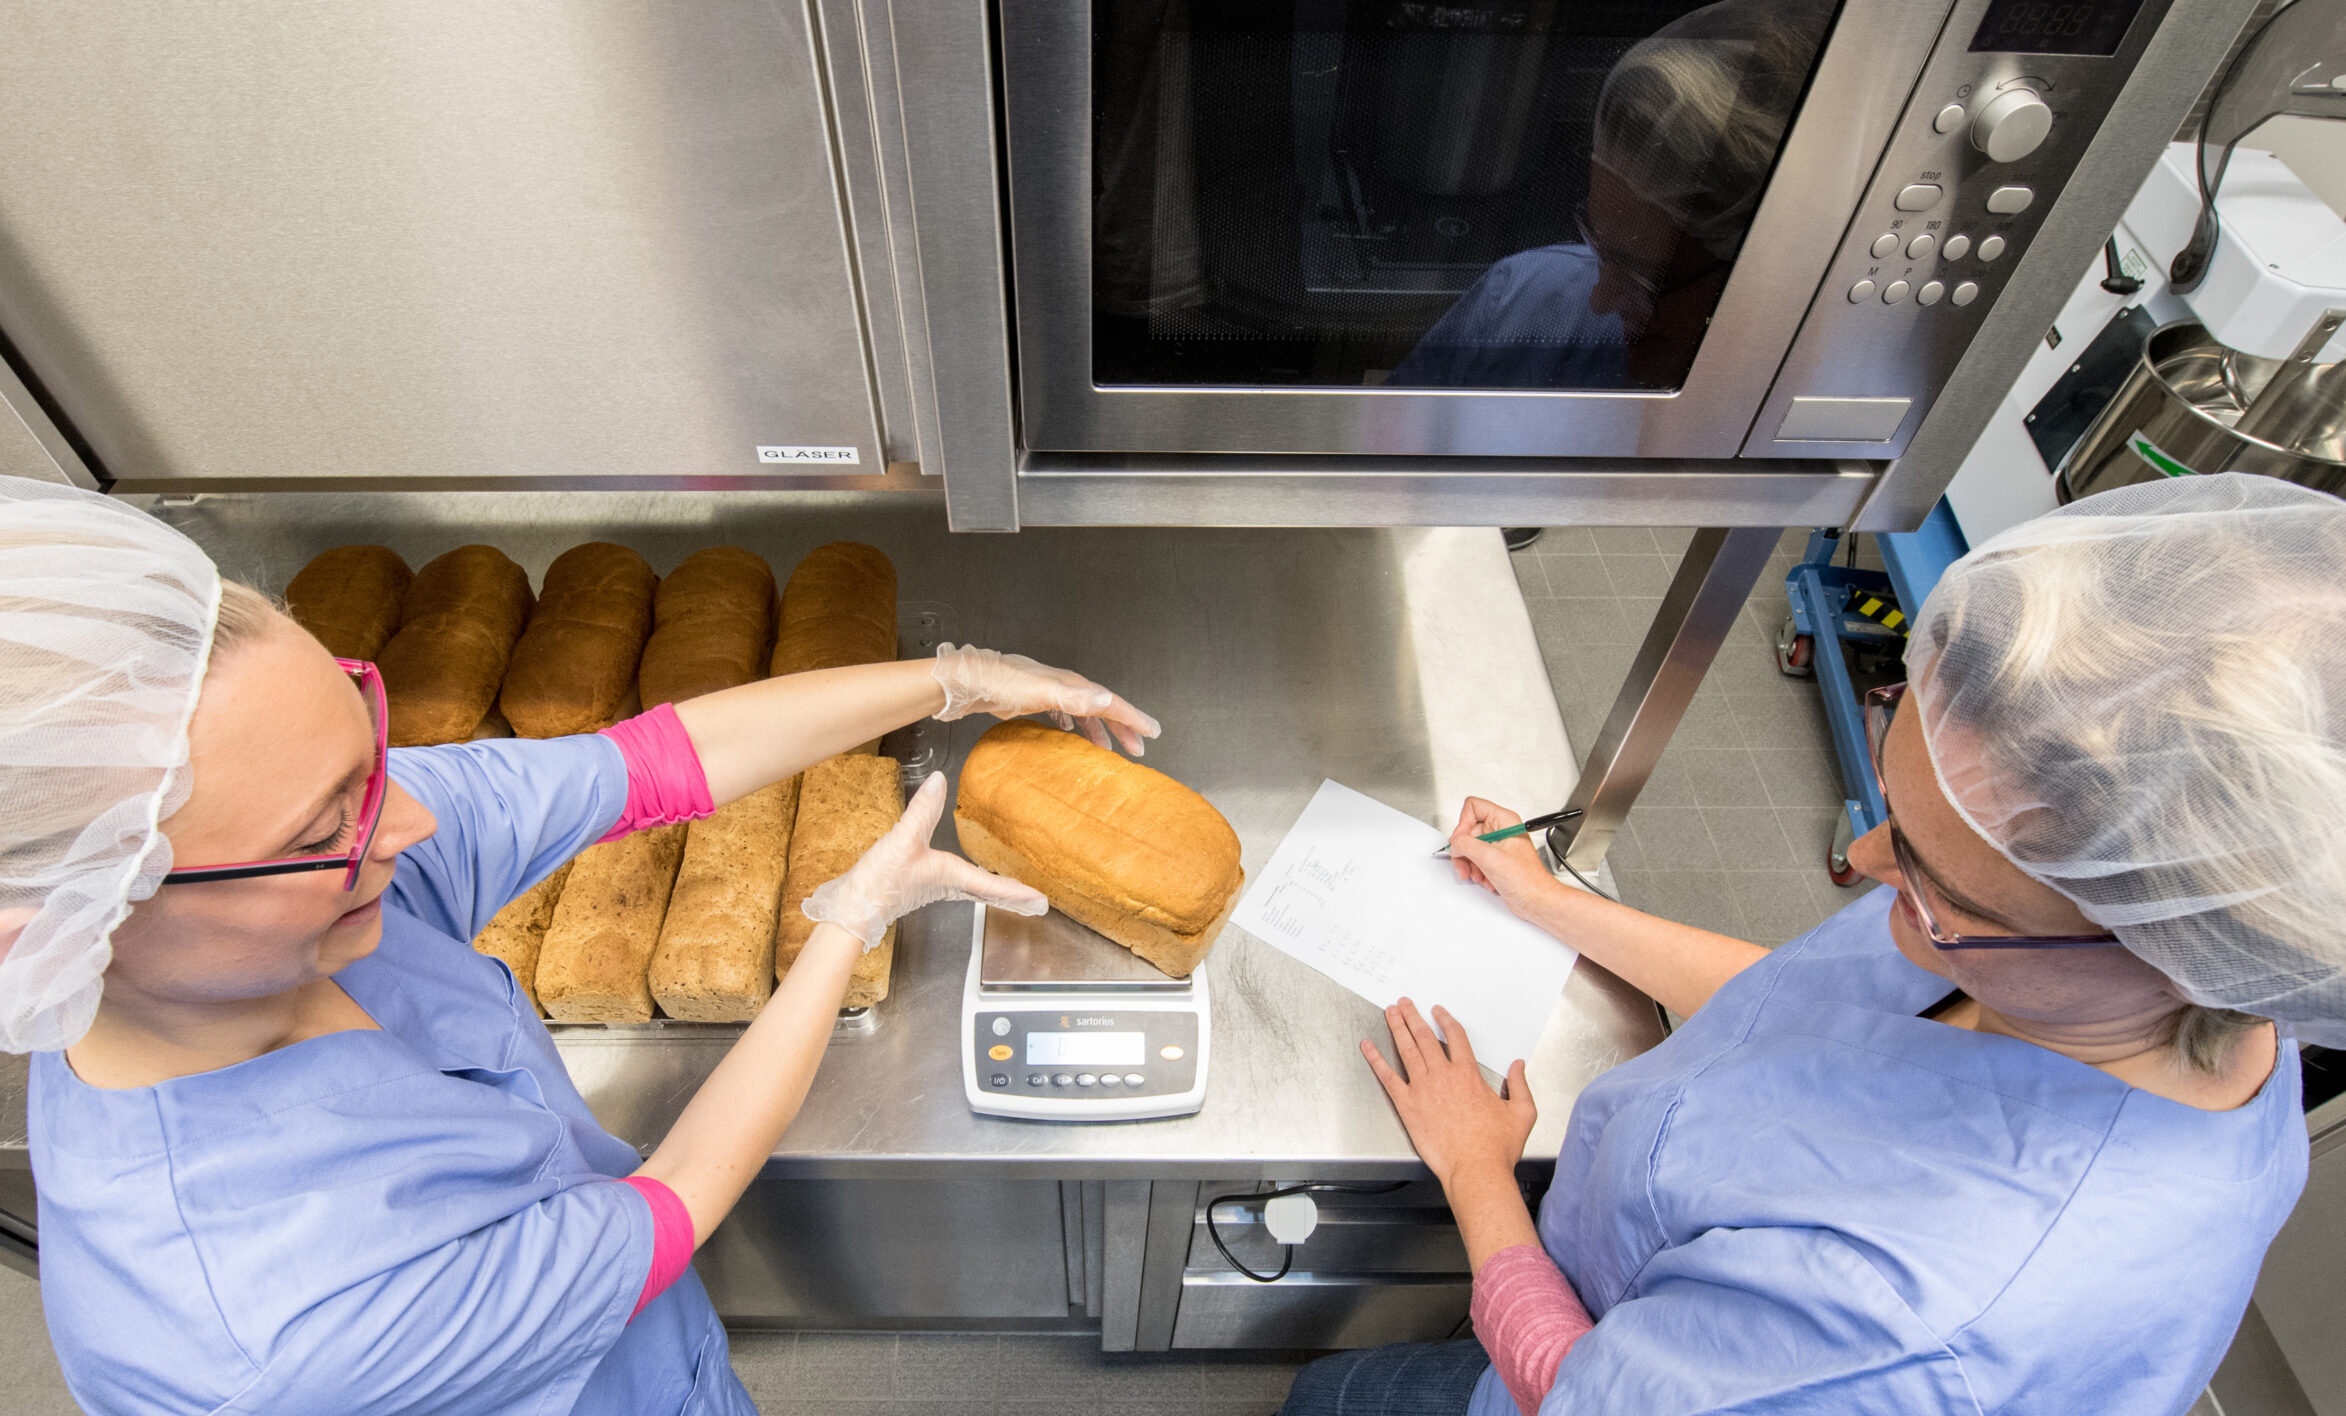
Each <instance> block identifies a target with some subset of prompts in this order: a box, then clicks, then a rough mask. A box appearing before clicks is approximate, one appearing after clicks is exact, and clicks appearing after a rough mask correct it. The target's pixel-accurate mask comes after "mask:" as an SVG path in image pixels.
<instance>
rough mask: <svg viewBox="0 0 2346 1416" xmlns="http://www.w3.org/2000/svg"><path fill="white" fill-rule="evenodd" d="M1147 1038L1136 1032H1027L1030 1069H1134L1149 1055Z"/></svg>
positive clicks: (1144, 1034) (1147, 1036) (1027, 1060)
mask: <svg viewBox="0 0 2346 1416" xmlns="http://www.w3.org/2000/svg"><path fill="white" fill-rule="evenodd" d="M1148 1041H1149V1035H1148V1034H1147V1033H1136V1032H1086V1033H1075V1032H1063V1033H1046V1032H1030V1033H1028V1034H1027V1035H1026V1065H1027V1066H1029V1067H1137V1066H1139V1065H1140V1064H1141V1062H1142V1061H1143V1060H1144V1059H1145V1058H1146V1057H1147V1055H1148Z"/></svg>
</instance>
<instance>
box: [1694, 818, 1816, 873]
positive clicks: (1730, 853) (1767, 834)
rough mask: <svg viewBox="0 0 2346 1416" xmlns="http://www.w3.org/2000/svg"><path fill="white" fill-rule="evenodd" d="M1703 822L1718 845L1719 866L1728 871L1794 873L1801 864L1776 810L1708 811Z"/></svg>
mask: <svg viewBox="0 0 2346 1416" xmlns="http://www.w3.org/2000/svg"><path fill="white" fill-rule="evenodd" d="M1702 818H1703V824H1704V825H1706V826H1708V827H1710V828H1711V839H1712V840H1713V841H1715V842H1717V843H1718V847H1719V864H1720V865H1721V866H1722V867H1723V868H1725V869H1728V870H1790V869H1792V868H1793V867H1794V866H1796V865H1798V864H1800V858H1799V856H1798V854H1797V853H1796V852H1795V851H1794V850H1793V848H1792V843H1791V842H1790V841H1789V840H1787V839H1786V838H1785V835H1784V828H1783V826H1782V824H1781V823H1779V822H1778V821H1777V819H1776V809H1775V808H1774V807H1771V806H1721V807H1704V808H1703V812H1702Z"/></svg>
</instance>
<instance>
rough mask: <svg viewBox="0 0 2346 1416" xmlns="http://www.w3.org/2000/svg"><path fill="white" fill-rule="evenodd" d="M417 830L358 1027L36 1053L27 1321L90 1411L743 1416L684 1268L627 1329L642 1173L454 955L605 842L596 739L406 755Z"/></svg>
mask: <svg viewBox="0 0 2346 1416" xmlns="http://www.w3.org/2000/svg"><path fill="white" fill-rule="evenodd" d="M391 775H392V777H393V778H394V779H396V780H397V781H398V783H399V785H400V786H402V787H404V788H406V789H407V791H408V792H409V793H410V794H411V795H413V796H414V797H415V798H416V800H418V801H420V802H422V803H423V804H424V806H426V807H427V808H429V809H430V810H431V812H432V813H433V815H435V816H436V817H438V818H439V830H438V832H437V833H436V834H435V835H433V836H432V837H431V838H430V839H429V840H427V841H424V842H423V843H421V844H419V845H417V846H415V847H413V848H412V849H410V850H408V851H407V852H406V853H405V854H404V855H402V856H401V857H400V858H399V865H398V870H397V873H396V874H395V875H394V877H393V880H392V885H391V888H390V890H389V892H388V893H386V894H385V895H384V897H383V942H382V944H381V946H380V947H378V948H377V949H376V950H375V952H374V953H373V954H371V955H369V956H368V957H366V958H364V959H361V960H359V961H358V962H356V963H354V964H352V965H350V966H349V967H348V968H345V969H344V970H343V971H342V972H341V973H339V974H337V975H336V976H335V977H336V980H337V981H338V982H339V983H341V985H342V987H343V988H344V989H346V990H348V992H349V993H350V996H351V997H352V998H354V999H356V1000H357V1001H358V1003H359V1005H360V1006H361V1007H363V1008H365V1009H366V1010H367V1012H368V1013H369V1014H371V1015H372V1016H373V1017H374V1019H375V1021H376V1022H377V1023H378V1024H380V1025H381V1031H379V1032H364V1031H359V1032H339V1033H331V1034H328V1035H327V1036H325V1037H320V1038H313V1039H311V1040H309V1041H307V1042H302V1043H297V1044H295V1045H293V1046H291V1047H287V1048H283V1049H280V1050H278V1051H276V1052H271V1053H267V1054H265V1055H263V1056H260V1057H256V1058H254V1059H252V1060H251V1061H249V1062H242V1063H239V1064H237V1065H236V1066H233V1067H223V1068H221V1069H219V1070H218V1071H214V1072H204V1073H199V1074H197V1075H195V1076H190V1077H179V1078H175V1079H173V1080H171V1081H167V1082H164V1083H162V1084H161V1085H159V1086H152V1087H137V1088H131V1089H127V1090H120V1091H107V1090H100V1089H98V1088H94V1087H90V1086H86V1085H84V1084H83V1083H82V1082H81V1080H80V1079H79V1078H77V1077H76V1076H75V1075H74V1074H73V1069H72V1068H71V1067H69V1066H68V1065H67V1064H66V1062H65V1059H64V1057H63V1055H61V1054H58V1053H43V1054H39V1055H36V1056H35V1057H34V1058H33V1065H32V1089H31V1107H30V1121H31V1131H32V1157H33V1172H34V1174H35V1176H36V1177H37V1179H38V1181H39V1184H40V1237H41V1299H42V1304H43V1306H44V1308H45V1309H46V1311H47V1315H48V1320H49V1333H50V1337H51V1340H52V1341H53V1342H54V1343H55V1344H56V1348H57V1356H58V1361H59V1363H60V1364H61V1365H62V1366H63V1368H64V1371H65V1379H66V1383H67V1385H68V1386H69V1387H70V1388H71V1389H72V1391H73V1395H74V1399H75V1400H77V1401H79V1402H80V1403H82V1404H83V1405H84V1406H86V1407H88V1408H90V1409H91V1410H94V1411H105V1412H109V1413H112V1412H268V1413H271V1416H293V1413H308V1412H319V1413H332V1416H360V1413H374V1412H382V1413H390V1412H400V1413H408V1414H409V1416H420V1414H421V1413H437V1412H446V1413H451V1416H453V1413H464V1416H481V1413H507V1412H511V1413H521V1412H529V1413H559V1412H570V1411H576V1412H581V1413H603V1412H610V1413H620V1412H625V1413H629V1416H639V1413H647V1412H659V1413H668V1412H694V1413H744V1412H754V1411H755V1410H756V1407H755V1406H754V1405H753V1404H752V1403H751V1402H750V1399H749V1396H748V1394H747V1393H746V1392H744V1391H743V1390H742V1388H741V1384H740V1382H739V1381H738V1380H737V1379H736V1378H735V1377H734V1375H733V1368H732V1363H731V1361H730V1359H729V1356H728V1353H727V1350H726V1344H725V1330H724V1328H723V1327H722V1326H721V1325H720V1324H719V1322H718V1321H717V1315H716V1312H715V1310H714V1309H712V1308H711V1307H710V1305H709V1297H708V1292H707V1290H705V1289H704V1288H702V1287H701V1283H700V1280H699V1279H698V1278H697V1277H695V1276H694V1275H693V1274H692V1273H690V1272H689V1271H688V1272H687V1273H686V1274H685V1275H684V1277H683V1278H681V1279H679V1280H678V1281H677V1282H676V1284H675V1285H674V1286H672V1287H671V1288H669V1289H668V1291H667V1292H666V1293H665V1294H663V1295H661V1296H660V1297H659V1298H657V1299H655V1300H654V1301H653V1302H652V1303H651V1304H650V1305H649V1306H648V1307H646V1308H645V1309H644V1311H643V1312H642V1313H641V1314H640V1315H638V1316H637V1317H636V1319H635V1320H634V1321H633V1322H632V1323H630V1322H629V1321H628V1316H627V1315H628V1312H629V1311H630V1310H631V1309H632V1308H633V1307H634V1306H635V1301H636V1298H637V1297H638V1296H639V1295H640V1294H641V1293H642V1291H643V1283H644V1276H645V1274H646V1273H648V1272H649V1271H650V1267H651V1258H652V1220H651V1211H650V1208H649V1207H648V1206H647V1205H646V1204H645V1203H644V1200H643V1197H642V1196H640V1195H638V1194H637V1193H636V1192H635V1191H634V1190H632V1189H630V1188H629V1187H627V1186H625V1185H620V1184H617V1183H614V1181H615V1178H616V1177H618V1176H623V1175H627V1174H629V1173H631V1172H633V1171H634V1170H635V1169H636V1168H637V1166H638V1165H639V1164H640V1163H641V1161H640V1158H639V1157H638V1156H637V1155H636V1153H635V1150H634V1149H633V1148H632V1147H630V1146H628V1145H626V1144H625V1143H624V1142H621V1141H619V1140H618V1139H616V1138H615V1137H613V1136H611V1135H610V1134H609V1133H608V1132H606V1131H604V1130H603V1129H602V1127H600V1126H598V1125H597V1124H596V1123H595V1119H594V1117H593V1115H592V1114H591V1113H589V1112H588V1110H587V1106H586V1103H585V1101H584V1100H583V1099H582V1098H581V1097H580V1096H579V1094H578V1089H577V1088H576V1087H575V1086H573V1085H572V1084H571V1081H570V1077H569V1074H568V1073H567V1072H565V1071H564V1070H563V1066H562V1060H561V1058H560V1057H559V1056H558V1055H557V1054H556V1053H555V1051H554V1044H553V1039H552V1038H551V1037H550V1036H548V1034H547V1032H546V1029H545V1026H544V1024H542V1023H540V1022H539V1021H538V1019H537V1017H536V1015H535V1014H534V1013H533V1012H532V1011H531V1009H530V1006H529V1003H528V1001H527V1000H526V999H525V998H523V997H522V995H521V993H520V991H519V990H518V989H517V988H516V987H515V986H514V982H513V975H512V974H511V973H510V972H508V971H507V970H506V968H505V966H504V965H503V964H502V963H500V962H499V961H497V960H494V959H491V958H488V957H486V956H484V955H481V954H477V953H475V952H474V951H473V949H472V946H471V945H470V943H468V942H467V941H469V940H470V939H471V938H472V937H473V936H474V935H475V934H476V933H478V932H479V931H480V928H481V926H482V925H484V924H486V923H487V922H488V920H489V917H490V916H491V915H493V914H495V913H496V912H497V911H498V910H499V909H500V908H502V907H503V906H504V905H505V904H506V903H507V902H508V901H510V900H512V899H513V898H514V897H515V896H516V895H519V894H520V893H521V892H522V891H524V890H526V889H528V888H529V887H530V886H531V885H533V884H535V883H536V882H537V881H539V880H540V879H543V878H544V877H545V876H546V875H548V874H550V873H551V872H552V871H553V870H554V868H555V867H556V866H558V865H560V864H561V863H562V862H563V861H565V860H567V859H569V858H570V857H571V856H572V855H574V854H576V853H577V852H578V851H579V850H580V849H581V848H583V847H585V846H586V845H588V844H590V843H591V842H593V841H594V840H595V839H596V838H597V837H599V836H601V835H602V834H603V833H604V832H605V831H607V830H609V829H610V828H611V824H612V823H613V822H615V821H617V820H618V819H619V812H620V809H621V807H622V805H623V804H624V803H625V800H626V796H627V771H626V766H625V764H624V762H623V761H622V759H621V758H620V755H619V750H618V748H617V747H616V746H614V745H613V744H612V743H611V742H610V741H609V740H608V739H605V738H601V737H576V738H558V739H553V740H550V741H544V742H523V741H504V742H484V743H472V744H467V745H463V746H455V747H432V748H413V749H403V750H400V751H396V752H393V753H392V754H391Z"/></svg>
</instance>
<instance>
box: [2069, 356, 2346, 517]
mask: <svg viewBox="0 0 2346 1416" xmlns="http://www.w3.org/2000/svg"><path fill="white" fill-rule="evenodd" d="M2342 323H2346V311H2342V310H2332V311H2329V312H2327V313H2325V314H2324V315H2323V316H2322V318H2321V319H2320V320H2317V321H2316V322H2315V323H2314V326H2313V328H2312V329H2310V330H2308V331H2306V335H2305V339H2304V340H2303V341H2302V342H2300V344H2299V345H2298V347H2297V351H2296V352H2295V353H2293V354H2291V355H2290V357H2288V358H2287V359H2263V358H2259V357H2257V356H2256V355H2253V354H2243V353H2241V352H2240V351H2239V350H2237V349H2232V348H2228V347H2226V346H2225V345H2223V344H2220V343H2218V342H2217V341H2216V340H2215V338H2214V337H2213V336H2211V335H2210V334H2209V333H2208V332H2207V328H2206V327H2205V326H2203V325H2201V324H2200V323H2199V322H2198V321H2196V320H2182V321H2178V322H2177V323H2175V324H2171V325H2165V326H2162V327H2161V328H2160V329H2159V330H2158V331H2157V332H2156V333H2154V334H2152V335H2151V337H2150V339H2149V341H2148V342H2146V343H2145V344H2144V346H2143V351H2142V358H2141V360H2140V361H2139V362H2137V363H2136V365H2135V368H2134V372H2133V373H2132V374H2131V375H2130V376H2129V377H2128V378H2127V380H2126V382H2125V384H2124V385H2122V386H2121V387H2120V388H2119V390H2118V395H2117V397H2115V398H2113V399H2111V400H2110V406H2109V407H2107V408H2105V409H2103V410H2102V415H2101V416H2100V417H2099V418H2096V419H2095V420H2094V423H2093V426H2092V427H2090V428H2088V429H2086V431H2085V436H2084V437H2082V438H2080V439H2079V440H2078V443H2077V447H2076V449H2075V451H2073V452H2072V453H2071V454H2070V455H2069V460H2068V461H2067V462H2066V463H2065V464H2064V465H2063V467H2062V469H2061V476H2060V479H2059V483H2058V486H2059V491H2060V496H2061V500H2062V501H2064V502H2067V501H2070V500H2072V499H2074V498H2077V497H2084V496H2091V495H2093V494H2094V493H2095V492H2103V491H2108V490H2109V489H2110V488H2112V487H2123V486H2127V485H2130V484H2132V483H2135V482H2147V481H2150V480H2152V479H2154V478H2157V477H2162V476H2164V477H2182V476H2189V475H2190V474H2192V473H2195V472H2254V473H2257V474H2259V475H2261V476H2266V477H2279V478H2281V479H2282V480H2283V481H2288V482H2297V483H2301V484H2303V485H2305V486H2309V487H2318V488H2320V489H2321V490H2323V491H2326V492H2333V493H2346V363H2332V364H2317V363H2315V362H2314V360H2315V358H2316V356H2318V355H2319V354H2320V353H2321V350H2322V347H2323V346H2324V345H2325V344H2327V343H2328V342H2329V340H2330V336H2331V335H2332V334H2334V333H2335V332H2336V331H2337V330H2338V328H2339V326H2340V325H2341V324H2342Z"/></svg>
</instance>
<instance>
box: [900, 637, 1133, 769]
mask: <svg viewBox="0 0 2346 1416" xmlns="http://www.w3.org/2000/svg"><path fill="white" fill-rule="evenodd" d="M930 672H931V673H932V674H934V675H935V676H936V680H937V682H938V683H940V684H942V685H944V688H945V710H944V711H943V712H941V713H939V714H938V715H937V716H938V717H939V718H940V719H942V720H944V721H945V722H948V723H950V722H952V721H953V720H954V719H955V718H966V717H968V716H969V715H970V714H972V713H991V714H993V715H994V716H995V717H997V718H1017V717H1022V716H1024V715H1025V714H1028V713H1048V714H1050V715H1051V721H1053V722H1055V723H1057V724H1058V725H1059V726H1060V727H1062V728H1073V727H1078V726H1080V727H1081V728H1082V729H1083V735H1084V736H1085V737H1088V738H1090V739H1091V740H1092V741H1093V742H1095V743H1098V744H1099V745H1100V746H1102V747H1105V748H1108V749H1109V750H1110V751H1114V750H1115V749H1114V747H1113V745H1111V744H1110V743H1109V741H1108V735H1109V734H1110V733H1113V734H1115V736H1116V742H1118V743H1121V744H1123V747H1124V750H1125V751H1126V752H1129V753H1131V754H1132V755H1133V756H1135V757H1138V756H1140V755H1141V739H1143V738H1153V737H1155V736H1156V735H1157V733H1158V732H1159V731H1160V730H1159V728H1158V727H1157V720H1156V719H1154V718H1152V717H1150V716H1149V715H1148V714H1146V713H1143V712H1142V711H1140V710H1139V709H1138V708H1135V707H1133V706H1132V705H1131V704H1129V703H1127V702H1125V701H1124V700H1123V699H1121V698H1119V697H1117V696H1116V695H1115V694H1113V693H1110V692H1109V691H1108V690H1107V689H1104V688H1102V687H1100V686H1099V685H1098V684H1096V683H1093V682H1092V681H1091V680H1090V679H1087V678H1085V677H1084V676H1083V675H1081V674H1071V673H1069V672H1068V671H1067V670H1065V669H1054V668H1052V667H1051V666H1050V665H1048V664H1038V663H1036V662H1035V661H1034V660H1032V659H1029V658H1028V657H1026V656H1025V655H1024V654H1002V653H997V652H996V651H994V650H992V649H980V648H978V647H977V646H976V645H974V644H964V645H962V646H961V647H960V648H958V649H956V648H954V647H953V646H952V645H950V644H940V645H938V646H937V663H936V667H935V668H933V669H931V670H930Z"/></svg>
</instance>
